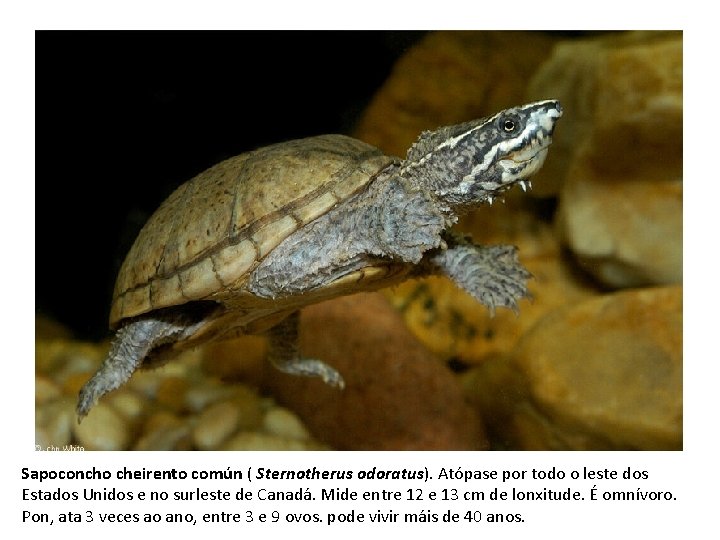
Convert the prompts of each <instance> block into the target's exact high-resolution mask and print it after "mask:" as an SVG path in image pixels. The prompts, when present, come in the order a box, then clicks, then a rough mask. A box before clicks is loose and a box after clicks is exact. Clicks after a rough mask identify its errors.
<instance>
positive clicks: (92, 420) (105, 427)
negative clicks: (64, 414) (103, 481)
mask: <svg viewBox="0 0 720 540" xmlns="http://www.w3.org/2000/svg"><path fill="white" fill-rule="evenodd" d="M73 433H74V435H75V438H76V439H77V441H78V443H79V444H80V445H81V446H83V447H84V448H85V449H86V450H125V449H126V448H127V447H128V446H129V444H130V426H129V424H128V422H127V420H125V419H124V418H123V417H122V415H120V414H119V413H118V412H117V411H115V410H114V409H113V408H112V407H110V405H108V404H107V403H105V402H103V401H100V403H98V404H97V405H95V407H94V408H93V410H92V411H91V412H90V414H88V415H87V416H86V417H85V418H84V419H83V421H82V423H80V424H77V423H73Z"/></svg>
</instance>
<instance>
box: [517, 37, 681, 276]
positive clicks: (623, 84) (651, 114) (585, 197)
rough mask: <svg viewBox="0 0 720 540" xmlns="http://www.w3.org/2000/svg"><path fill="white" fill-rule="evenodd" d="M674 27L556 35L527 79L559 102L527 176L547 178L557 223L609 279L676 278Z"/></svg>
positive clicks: (677, 82)
mask: <svg viewBox="0 0 720 540" xmlns="http://www.w3.org/2000/svg"><path fill="white" fill-rule="evenodd" d="M682 49H683V47H682V33H680V32H631V33H627V34H620V35H615V34H611V35H609V36H605V37H603V38H600V39H598V38H594V39H590V40H579V41H573V42H568V43H564V44H559V45H558V46H557V47H556V49H555V51H554V53H553V56H552V57H551V58H550V59H549V60H548V61H547V62H546V63H545V64H544V65H543V66H542V67H541V68H540V69H539V70H538V73H537V74H536V76H535V77H534V79H533V81H532V82H531V84H530V89H529V94H530V95H533V96H538V95H549V94H552V95H554V96H556V97H558V98H559V99H560V101H561V102H562V103H563V107H564V109H565V115H564V117H563V125H562V129H558V130H557V133H556V136H555V137H554V138H553V149H552V151H551V154H552V155H557V157H558V159H554V160H552V161H551V160H548V162H547V163H546V164H545V166H544V167H543V169H542V170H541V171H540V173H539V175H538V176H537V179H536V181H535V182H534V185H538V186H541V185H546V184H547V181H546V179H547V178H554V179H556V181H557V182H556V184H557V186H558V187H557V188H553V190H554V191H557V192H559V194H560V206H559V209H558V216H557V226H558V230H559V232H560V233H561V236H562V238H563V239H564V242H565V243H566V244H567V245H568V247H569V248H570V250H571V251H572V253H573V254H574V255H575V257H576V258H577V260H578V261H579V262H580V264H581V265H582V266H583V268H585V269H586V270H587V271H588V272H589V273H590V274H592V275H593V276H594V277H595V278H596V279H598V280H599V281H600V282H601V283H602V284H604V285H606V286H609V287H613V288H621V287H638V286H646V285H664V284H675V283H680V282H681V281H682V184H681V178H682V117H683V114H682Z"/></svg>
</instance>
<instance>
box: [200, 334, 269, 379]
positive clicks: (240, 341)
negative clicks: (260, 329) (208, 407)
mask: <svg viewBox="0 0 720 540" xmlns="http://www.w3.org/2000/svg"><path fill="white" fill-rule="evenodd" d="M266 359H267V337H266V336H264V335H259V336H253V335H249V336H242V337H239V338H236V339H229V340H227V341H219V342H216V343H209V344H208V345H206V346H205V347H203V359H202V367H203V371H204V372H205V373H207V374H208V375H214V376H216V377H219V378H221V379H224V380H242V381H245V382H252V383H259V381H260V377H261V373H262V366H263V364H264V363H265V361H266Z"/></svg>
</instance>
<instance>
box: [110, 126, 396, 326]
mask: <svg viewBox="0 0 720 540" xmlns="http://www.w3.org/2000/svg"><path fill="white" fill-rule="evenodd" d="M394 160H395V158H392V157H388V156H385V155H383V154H382V152H380V150H378V149H377V148H375V147H373V146H370V145H368V144H366V143H364V142H362V141H358V140H356V139H353V138H350V137H347V136H344V135H321V136H318V137H310V138H307V139H299V140H295V141H289V142H285V143H280V144H275V145H272V146H267V147H265V148H260V149H259V150H255V151H253V152H248V153H245V154H241V155H239V156H236V157H233V158H230V159H227V160H225V161H223V162H221V163H219V164H217V165H215V166H213V167H211V168H210V169H208V170H206V171H204V172H202V173H200V174H199V175H197V176H196V177H194V178H193V179H191V180H189V181H188V182H186V183H184V184H183V185H181V186H180V187H179V188H177V190H175V191H174V192H173V193H172V194H171V195H170V196H169V197H168V198H167V199H166V200H165V202H164V203H163V204H162V205H161V206H160V207H159V208H158V209H157V211H156V212H155V213H154V214H153V215H152V216H151V217H150V219H149V220H148V222H147V223H146V224H145V226H144V227H143V228H142V230H141V231H140V234H139V235H138V237H137V239H136V240H135V243H134V244H133V246H132V247H131V249H130V251H129V253H128V255H127V257H126V258H125V261H124V262H123V265H122V267H121V268H120V272H119V274H118V278H117V282H116V284H115V291H114V294H113V302H112V308H111V311H110V326H111V327H117V326H119V323H120V322H121V321H122V320H123V319H126V318H129V317H136V316H138V315H142V314H143V313H148V312H150V311H153V310H155V309H161V308H167V307H171V306H177V305H181V304H185V303H187V302H190V301H195V300H203V299H209V298H211V297H212V296H213V295H217V293H220V292H222V293H227V292H229V291H242V290H243V288H244V286H245V284H246V283H247V279H248V276H249V274H250V273H251V272H252V271H253V270H254V269H255V268H256V267H257V265H258V264H259V262H260V261H262V259H263V258H264V257H265V256H266V255H267V254H268V253H269V252H270V251H271V250H272V249H274V248H275V247H276V246H277V245H278V244H279V243H280V242H282V241H283V240H285V239H286V238H287V237H288V236H289V235H290V234H292V233H293V232H295V231H296V230H298V229H299V228H300V227H303V226H304V225H306V224H308V223H310V222H311V221H313V220H314V219H316V218H318V217H319V216H321V215H323V214H324V213H326V212H328V211H329V210H330V209H331V208H333V207H334V206H336V205H337V204H338V203H340V202H342V201H344V200H346V199H347V198H348V197H350V196H352V195H353V194H354V193H357V192H358V191H360V190H362V189H363V188H364V187H365V186H366V185H367V184H368V183H369V182H370V181H371V180H372V179H373V178H374V177H375V175H376V174H377V173H378V172H379V171H381V170H382V169H384V168H385V167H386V166H388V165H389V164H390V163H392V162H393V161H394Z"/></svg>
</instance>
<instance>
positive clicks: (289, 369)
mask: <svg viewBox="0 0 720 540" xmlns="http://www.w3.org/2000/svg"><path fill="white" fill-rule="evenodd" d="M299 322H300V312H299V311H295V312H294V313H292V314H291V315H290V316H289V317H287V318H285V319H283V320H282V322H280V323H278V324H277V325H275V326H274V327H272V328H271V329H270V332H269V334H270V350H269V360H270V362H271V363H272V365H273V366H275V368H277V369H278V370H280V371H282V372H283V373H288V374H289V375H300V376H303V377H320V378H321V379H322V380H323V382H325V383H326V384H329V385H330V386H334V387H337V388H340V389H342V388H344V387H345V381H344V380H343V378H342V375H340V373H338V372H337V371H336V370H335V369H334V368H332V367H330V366H329V365H327V364H326V363H325V362H321V361H320V360H315V359H312V358H303V357H302V356H300V352H299V350H298V324H299Z"/></svg>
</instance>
